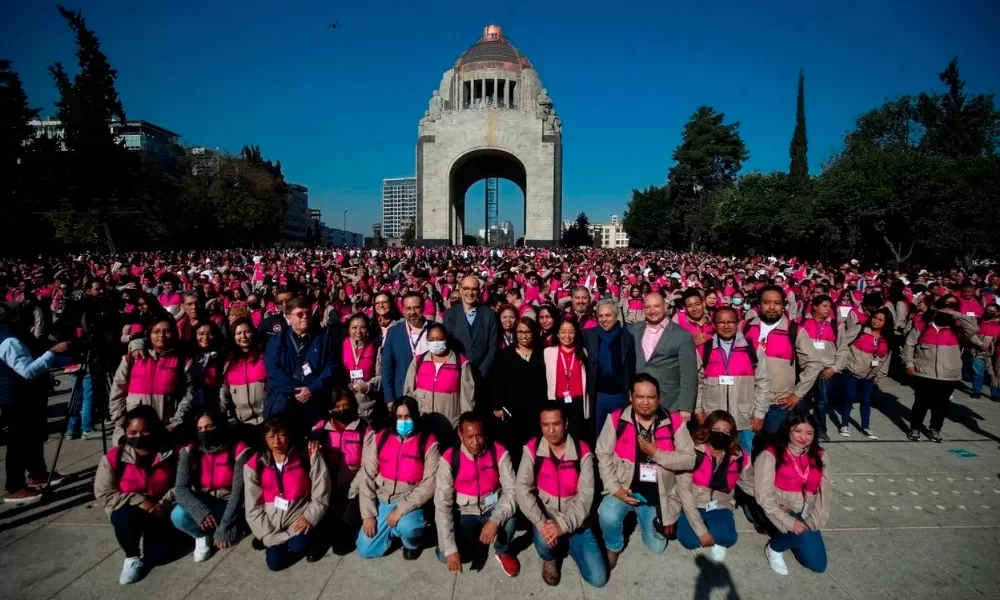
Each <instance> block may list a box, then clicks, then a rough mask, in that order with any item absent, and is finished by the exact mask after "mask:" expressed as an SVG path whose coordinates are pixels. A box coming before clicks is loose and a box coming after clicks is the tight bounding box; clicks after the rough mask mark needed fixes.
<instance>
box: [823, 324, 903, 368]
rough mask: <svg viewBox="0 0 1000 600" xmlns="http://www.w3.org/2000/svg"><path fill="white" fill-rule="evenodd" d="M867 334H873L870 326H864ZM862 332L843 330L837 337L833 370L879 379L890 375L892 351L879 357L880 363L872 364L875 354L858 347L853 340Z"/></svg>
mask: <svg viewBox="0 0 1000 600" xmlns="http://www.w3.org/2000/svg"><path fill="white" fill-rule="evenodd" d="M864 331H865V332H866V333H865V335H868V336H869V337H870V336H871V334H870V333H867V332H868V331H869V328H868V327H865V328H864ZM859 333H860V332H859V331H857V330H855V331H850V332H843V331H842V332H841V335H840V337H838V338H837V362H836V364H835V365H833V370H834V371H836V372H838V373H841V372H843V371H847V372H848V373H850V374H851V375H854V376H855V377H857V378H858V379H872V378H875V379H879V380H881V379H882V378H884V377H888V376H889V364H890V363H891V362H892V351H891V350H890V351H889V353H888V354H886V355H885V357H884V358H880V359H878V365H877V366H872V361H874V360H875V356H874V355H872V354H870V353H868V352H865V351H864V350H862V349H860V348H858V346H857V345H856V344H854V343H852V342H854V340H856V339H857V338H858V334H859Z"/></svg>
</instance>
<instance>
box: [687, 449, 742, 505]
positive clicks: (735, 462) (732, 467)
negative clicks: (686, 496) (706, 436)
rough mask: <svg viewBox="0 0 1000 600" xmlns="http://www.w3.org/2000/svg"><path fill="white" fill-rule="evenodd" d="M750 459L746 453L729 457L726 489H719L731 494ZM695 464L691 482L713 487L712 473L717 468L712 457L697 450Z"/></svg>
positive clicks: (704, 486) (700, 485)
mask: <svg viewBox="0 0 1000 600" xmlns="http://www.w3.org/2000/svg"><path fill="white" fill-rule="evenodd" d="M748 460H749V459H748V458H747V455H746V454H741V455H740V457H739V458H733V457H730V458H729V468H728V469H726V489H725V490H719V491H724V492H726V493H727V494H731V493H732V492H733V490H735V489H736V482H737V481H739V479H740V473H742V472H743V467H744V466H746V462H747V461H748ZM694 464H695V467H694V470H693V471H691V483H693V484H695V485H696V486H698V487H703V488H706V489H712V475H713V474H714V470H715V468H716V467H715V466H714V465H713V464H712V457H711V456H710V455H709V454H707V453H705V452H702V451H701V450H695V461H694Z"/></svg>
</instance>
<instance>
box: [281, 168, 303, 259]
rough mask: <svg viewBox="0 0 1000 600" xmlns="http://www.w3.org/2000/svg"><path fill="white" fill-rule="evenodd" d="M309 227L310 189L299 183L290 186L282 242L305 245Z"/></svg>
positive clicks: (282, 226)
mask: <svg viewBox="0 0 1000 600" xmlns="http://www.w3.org/2000/svg"><path fill="white" fill-rule="evenodd" d="M308 227H309V188H307V187H306V186H304V185H299V184H297V183H293V184H290V185H289V186H288V208H286V209H285V220H284V221H283V222H282V224H281V240H282V241H284V242H292V243H298V244H303V243H305V241H306V229H307V228H308Z"/></svg>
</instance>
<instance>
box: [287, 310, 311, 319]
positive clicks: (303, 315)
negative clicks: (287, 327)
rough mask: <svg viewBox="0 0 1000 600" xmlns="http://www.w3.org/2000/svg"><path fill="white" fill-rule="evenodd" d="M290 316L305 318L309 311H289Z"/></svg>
mask: <svg viewBox="0 0 1000 600" xmlns="http://www.w3.org/2000/svg"><path fill="white" fill-rule="evenodd" d="M288 316H289V317H295V318H296V319H305V318H306V317H308V316H309V313H307V312H305V311H301V310H300V311H295V312H291V313H288Z"/></svg>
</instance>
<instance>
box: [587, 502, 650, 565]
mask: <svg viewBox="0 0 1000 600" xmlns="http://www.w3.org/2000/svg"><path fill="white" fill-rule="evenodd" d="M631 512H634V513H635V517H636V521H638V522H639V531H640V532H641V533H642V543H643V544H645V546H646V547H647V548H649V551H650V552H652V553H653V554H660V553H661V552H663V551H664V550H666V549H667V538H665V537H664V536H663V532H661V531H657V530H656V525H655V524H654V523H653V521H654V519H656V507H655V506H651V505H649V504H639V505H638V506H629V505H628V504H625V503H624V502H622V501H621V500H619V499H618V498H615V497H614V496H611V495H608V496H605V497H604V499H603V500H601V506H600V507H599V508H598V509H597V516H598V519H599V521H600V523H601V533H602V534H603V535H604V545H605V546H607V548H608V550H611V551H613V552H621V551H622V548H624V547H625V537H624V524H625V517H626V516H628V514H629V513H631Z"/></svg>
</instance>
